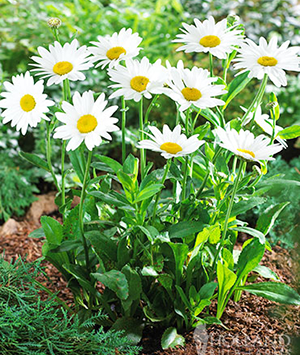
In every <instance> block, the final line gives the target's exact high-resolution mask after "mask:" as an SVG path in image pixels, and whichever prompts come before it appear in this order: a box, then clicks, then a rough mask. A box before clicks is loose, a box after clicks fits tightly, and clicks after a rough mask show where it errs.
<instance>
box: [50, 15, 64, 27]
mask: <svg viewBox="0 0 300 355" xmlns="http://www.w3.org/2000/svg"><path fill="white" fill-rule="evenodd" d="M47 24H48V26H49V27H51V28H58V27H60V25H61V20H60V19H59V18H57V17H50V18H49V19H48V20H47Z"/></svg>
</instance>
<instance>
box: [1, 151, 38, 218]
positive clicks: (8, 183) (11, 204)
mask: <svg viewBox="0 0 300 355" xmlns="http://www.w3.org/2000/svg"><path fill="white" fill-rule="evenodd" d="M0 161H1V163H0V220H1V219H4V220H7V219H8V218H10V217H11V216H22V215H23V214H24V212H25V209H26V207H28V206H29V205H30V204H31V203H32V202H33V201H35V200H36V197H35V196H34V195H33V194H34V193H37V192H38V191H39V190H38V189H37V188H36V187H35V185H34V184H32V183H31V181H30V174H28V171H26V170H25V169H22V168H20V167H19V166H16V165H15V163H14V160H13V159H11V158H9V157H7V155H6V154H5V153H3V152H0Z"/></svg>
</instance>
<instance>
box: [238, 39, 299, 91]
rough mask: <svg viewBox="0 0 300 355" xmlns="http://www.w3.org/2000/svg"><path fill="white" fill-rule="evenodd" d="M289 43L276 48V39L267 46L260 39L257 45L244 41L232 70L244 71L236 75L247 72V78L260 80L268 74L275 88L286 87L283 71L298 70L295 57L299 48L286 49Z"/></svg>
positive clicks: (297, 61) (297, 60)
mask: <svg viewBox="0 0 300 355" xmlns="http://www.w3.org/2000/svg"><path fill="white" fill-rule="evenodd" d="M289 43H290V41H286V42H284V43H283V44H282V45H281V46H280V47H278V46H277V38H276V37H273V38H272V39H271V41H270V42H269V44H268V43H267V41H266V40H265V39H264V38H263V37H260V39H259V45H256V44H255V43H254V42H253V41H251V40H250V39H246V43H244V44H242V45H241V48H240V50H238V51H239V52H240V54H238V55H237V56H236V58H235V59H234V61H236V62H237V63H236V64H234V69H236V70H237V69H244V70H242V71H241V72H239V73H238V74H237V75H239V74H241V73H244V72H246V71H248V70H249V71H250V72H249V75H248V76H249V78H253V77H254V78H257V79H260V80H261V79H262V78H263V77H264V74H268V77H269V78H270V80H271V81H272V82H273V83H274V84H275V85H276V86H278V87H280V86H286V85H287V80H286V75H285V70H292V71H299V70H300V66H299V64H300V58H299V57H298V56H297V53H298V52H299V50H300V47H290V48H288V46H289Z"/></svg>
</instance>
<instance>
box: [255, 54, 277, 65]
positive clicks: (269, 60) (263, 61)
mask: <svg viewBox="0 0 300 355" xmlns="http://www.w3.org/2000/svg"><path fill="white" fill-rule="evenodd" d="M257 63H258V64H260V65H263V66H264V67H274V66H275V65H276V64H277V63H278V60H277V59H275V58H274V57H267V56H264V57H260V58H258V59H257Z"/></svg>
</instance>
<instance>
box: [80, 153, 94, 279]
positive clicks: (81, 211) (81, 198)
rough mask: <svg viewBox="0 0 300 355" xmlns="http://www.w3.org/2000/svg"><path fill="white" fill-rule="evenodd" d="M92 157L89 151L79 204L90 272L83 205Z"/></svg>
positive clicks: (82, 233)
mask: <svg viewBox="0 0 300 355" xmlns="http://www.w3.org/2000/svg"><path fill="white" fill-rule="evenodd" d="M92 156H93V151H92V150H89V153H88V160H87V163H86V168H85V173H84V178H83V184H82V190H81V196H80V204H79V225H80V231H81V237H82V242H83V247H84V254H85V260H86V268H87V270H88V272H89V271H90V260H89V251H88V246H87V242H86V239H85V236H84V225H83V203H84V199H85V189H86V186H87V182H88V177H89V170H90V165H91V161H92Z"/></svg>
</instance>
